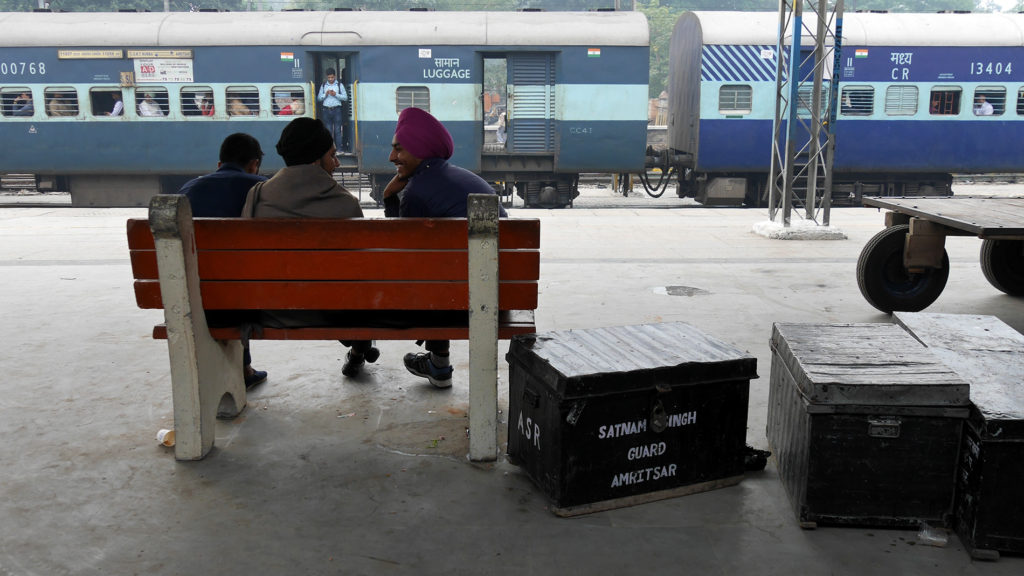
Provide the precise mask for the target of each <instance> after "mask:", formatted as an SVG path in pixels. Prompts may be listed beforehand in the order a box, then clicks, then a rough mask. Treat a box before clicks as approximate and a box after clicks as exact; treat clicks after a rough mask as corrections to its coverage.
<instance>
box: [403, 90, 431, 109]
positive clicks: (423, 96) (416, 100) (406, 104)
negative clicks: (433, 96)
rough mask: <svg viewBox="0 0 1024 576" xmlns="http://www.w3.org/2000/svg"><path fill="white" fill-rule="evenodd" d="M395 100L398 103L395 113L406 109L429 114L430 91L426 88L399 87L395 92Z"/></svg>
mask: <svg viewBox="0 0 1024 576" xmlns="http://www.w3.org/2000/svg"><path fill="white" fill-rule="evenodd" d="M395 100H396V102H397V103H398V106H397V110H395V111H396V112H398V113H401V112H402V110H405V109H406V108H419V109H421V110H423V111H424V112H430V89H429V88H427V87H426V86H399V87H398V89H397V90H395Z"/></svg>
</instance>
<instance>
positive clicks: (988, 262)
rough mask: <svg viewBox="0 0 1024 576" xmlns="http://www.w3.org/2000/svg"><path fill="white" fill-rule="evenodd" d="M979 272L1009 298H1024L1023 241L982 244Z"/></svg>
mask: <svg viewBox="0 0 1024 576" xmlns="http://www.w3.org/2000/svg"><path fill="white" fill-rule="evenodd" d="M981 271H982V272H984V273H985V278H986V279H988V281H989V284H992V285H993V286H995V287H996V288H997V289H999V290H1002V291H1003V292H1005V293H1007V294H1009V295H1010V296H1024V240H993V239H988V240H985V241H984V242H982V243H981Z"/></svg>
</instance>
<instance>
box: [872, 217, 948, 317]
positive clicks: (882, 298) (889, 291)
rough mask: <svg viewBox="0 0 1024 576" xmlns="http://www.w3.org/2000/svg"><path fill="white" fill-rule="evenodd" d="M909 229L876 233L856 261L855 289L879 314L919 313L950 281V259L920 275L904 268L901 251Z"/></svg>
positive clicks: (944, 253) (895, 228) (890, 228)
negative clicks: (939, 266)
mask: <svg viewBox="0 0 1024 576" xmlns="http://www.w3.org/2000/svg"><path fill="white" fill-rule="evenodd" d="M909 232H910V226H909V225H907V224H901V225H899V226H891V227H889V228H886V229H885V230H882V231H881V232H879V233H878V234H875V235H874V236H873V237H872V238H871V240H868V243H867V244H866V245H864V249H863V250H862V251H861V253H860V258H858V259H857V286H858V287H860V293H861V294H863V295H864V299H865V300H867V301H868V303H869V304H871V305H872V306H874V307H875V308H878V309H879V310H881V311H882V312H920V311H921V310H924V309H925V308H927V307H928V306H930V305H931V303H932V302H935V300H936V299H937V298H938V297H939V294H942V289H943V288H945V287H946V280H947V279H949V256H948V255H947V254H946V251H945V250H943V251H942V267H941V268H929V269H927V270H925V271H924V272H921V273H912V272H908V271H907V269H906V268H904V267H903V250H904V245H905V243H906V238H907V233H909Z"/></svg>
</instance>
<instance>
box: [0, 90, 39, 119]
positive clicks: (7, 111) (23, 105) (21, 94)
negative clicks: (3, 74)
mask: <svg viewBox="0 0 1024 576" xmlns="http://www.w3.org/2000/svg"><path fill="white" fill-rule="evenodd" d="M0 112H2V113H3V115H4V116H32V115H33V114H34V113H35V102H33V100H32V90H31V89H30V88H29V87H27V86H12V87H8V88H3V89H2V90H0Z"/></svg>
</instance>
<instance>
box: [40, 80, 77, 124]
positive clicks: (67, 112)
mask: <svg viewBox="0 0 1024 576" xmlns="http://www.w3.org/2000/svg"><path fill="white" fill-rule="evenodd" d="M43 98H45V99H46V115H47V116H54V117H61V116H78V92H76V91H75V89H74V88H70V87H68V88H47V89H46V90H45V91H44V92H43Z"/></svg>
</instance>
